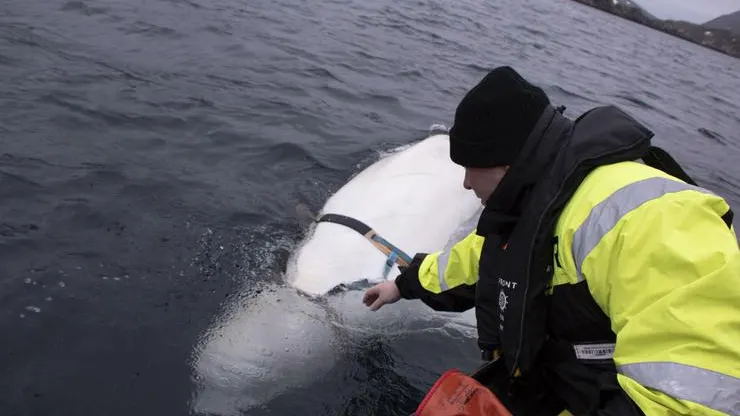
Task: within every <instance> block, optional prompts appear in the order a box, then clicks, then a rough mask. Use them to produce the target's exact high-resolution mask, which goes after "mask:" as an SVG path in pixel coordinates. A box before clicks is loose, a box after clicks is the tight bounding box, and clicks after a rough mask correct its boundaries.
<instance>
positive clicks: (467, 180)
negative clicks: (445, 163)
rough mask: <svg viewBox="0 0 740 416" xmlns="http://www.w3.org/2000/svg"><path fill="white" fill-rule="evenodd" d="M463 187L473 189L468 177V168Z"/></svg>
mask: <svg viewBox="0 0 740 416" xmlns="http://www.w3.org/2000/svg"><path fill="white" fill-rule="evenodd" d="M463 188H465V189H467V190H468V191H469V190H471V189H473V188H472V187H471V186H470V178H468V171H467V169H466V170H465V177H464V178H463Z"/></svg>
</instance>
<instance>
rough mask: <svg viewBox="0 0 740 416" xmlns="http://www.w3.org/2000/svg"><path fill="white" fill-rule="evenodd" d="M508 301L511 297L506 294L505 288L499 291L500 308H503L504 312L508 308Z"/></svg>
mask: <svg viewBox="0 0 740 416" xmlns="http://www.w3.org/2000/svg"><path fill="white" fill-rule="evenodd" d="M508 303H509V298H508V297H507V296H506V293H504V291H503V290H501V291H499V294H498V308H499V309H501V312H504V311H505V310H506V305H507V304H508Z"/></svg>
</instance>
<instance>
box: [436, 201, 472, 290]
mask: <svg viewBox="0 0 740 416" xmlns="http://www.w3.org/2000/svg"><path fill="white" fill-rule="evenodd" d="M482 211H483V208H482V207H481V208H479V209H478V210H477V211H476V212H475V213H474V214H473V215H472V216H471V217H470V218H469V219H468V220H467V221H465V222H464V223H463V224H462V225H461V226H460V227H458V228H457V230H455V232H453V233H452V235H451V236H450V238H449V239H448V240H447V245H445V248H444V250H443V251H442V254H440V255H439V258H438V259H437V276H439V287H440V289H442V291H443V292H444V291H445V290H447V289H449V288H450V287H449V286H448V285H447V281H445V270H447V264H448V263H449V261H450V253H451V252H452V248H453V247H454V246H455V244H457V243H459V242H460V241H462V240H464V239H465V237H467V236H468V235H470V233H472V232H473V230H475V227H476V226H477V225H478V220H479V218H480V215H481V212H482Z"/></svg>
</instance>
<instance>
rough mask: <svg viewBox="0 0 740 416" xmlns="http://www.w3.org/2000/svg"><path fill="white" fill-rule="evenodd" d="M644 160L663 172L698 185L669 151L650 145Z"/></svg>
mask: <svg viewBox="0 0 740 416" xmlns="http://www.w3.org/2000/svg"><path fill="white" fill-rule="evenodd" d="M642 160H644V161H645V163H646V164H647V165H648V166H651V167H654V168H656V169H659V170H662V171H663V172H665V173H667V174H669V175H671V176H675V177H677V178H678V179H681V180H682V181H684V182H686V183H688V184H691V185H694V186H698V185H697V184H696V182H694V180H693V179H692V178H691V176H689V174H688V173H686V171H684V170H683V169H682V168H681V165H679V164H678V162H676V160H675V159H674V158H673V157H672V156H671V155H670V154H668V152H666V151H665V150H663V149H661V148H660V147H657V146H650V149H649V150H648V153H647V155H645V156H644V157H643V158H642Z"/></svg>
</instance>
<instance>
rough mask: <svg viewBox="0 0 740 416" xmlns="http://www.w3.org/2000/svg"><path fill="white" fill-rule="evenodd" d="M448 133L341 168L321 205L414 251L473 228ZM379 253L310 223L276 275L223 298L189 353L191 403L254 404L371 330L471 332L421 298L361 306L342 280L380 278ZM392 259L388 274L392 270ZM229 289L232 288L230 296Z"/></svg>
mask: <svg viewBox="0 0 740 416" xmlns="http://www.w3.org/2000/svg"><path fill="white" fill-rule="evenodd" d="M463 175H464V171H463V169H462V168H461V167H460V166H457V165H455V164H453V163H452V162H451V161H450V159H449V140H448V137H447V136H446V135H443V134H440V135H433V136H430V137H428V138H426V139H424V140H422V141H420V142H418V143H415V144H413V145H411V146H407V147H406V148H403V149H400V150H398V151H396V152H393V153H391V154H388V155H385V156H384V157H382V158H381V159H380V160H379V161H377V162H376V163H374V164H372V165H371V166H369V167H368V168H366V169H364V170H363V171H361V172H360V173H358V174H357V175H356V176H354V177H353V178H351V179H350V180H349V182H348V183H347V184H345V185H344V186H343V187H342V188H341V189H339V190H338V191H337V192H336V193H335V194H334V195H332V196H331V197H330V198H329V199H328V201H327V202H326V204H325V206H324V207H323V209H322V210H321V212H320V213H319V214H320V215H323V214H327V213H333V214H341V215H344V216H348V217H351V218H355V219H357V220H360V221H362V222H364V223H365V224H367V225H369V226H370V227H372V228H373V229H374V230H375V231H376V232H377V233H379V234H380V235H381V236H383V237H384V238H385V239H386V240H388V241H390V242H392V243H393V244H394V245H395V246H397V247H399V248H400V249H402V250H403V251H405V252H406V253H408V254H410V255H411V256H413V255H414V254H415V253H418V252H433V251H438V250H441V249H443V248H444V247H445V245H446V244H448V240H450V239H451V238H453V239H454V238H459V237H460V236H462V235H464V234H466V233H468V232H470V231H472V227H474V226H475V224H476V222H475V220H476V219H477V216H478V215H479V212H480V209H481V204H480V201H479V200H478V199H477V198H476V197H475V196H474V194H473V193H472V192H470V191H467V190H465V189H464V188H463V187H462V179H463ZM385 262H386V255H385V254H383V253H382V252H381V251H380V250H378V249H377V248H376V247H375V246H373V245H372V244H371V243H370V242H369V241H368V240H367V239H366V238H365V237H364V236H363V235H361V234H360V233H358V232H357V231H355V230H353V229H351V228H349V227H346V226H344V225H340V224H335V223H330V222H319V223H314V224H313V225H312V227H311V229H309V230H308V232H307V233H306V237H305V238H304V240H303V241H302V242H301V243H300V244H299V245H298V246H297V247H296V249H295V251H294V252H293V255H292V256H291V258H290V259H289V260H288V264H287V268H286V274H285V279H284V281H285V284H282V285H275V287H272V288H266V289H264V290H262V292H260V293H259V295H257V296H254V297H251V298H249V299H246V300H244V301H243V302H241V303H237V304H233V305H231V306H230V307H228V308H226V309H227V313H225V314H224V316H222V317H221V318H220V319H219V320H218V322H217V323H216V324H214V326H213V327H212V328H211V329H210V330H209V331H208V332H207V333H206V334H204V336H203V337H202V340H201V343H200V344H199V345H198V347H197V349H196V351H195V354H194V363H193V365H194V369H195V373H196V374H195V380H196V384H197V388H196V393H195V396H194V400H193V410H194V411H195V412H198V413H208V414H221V415H227V414H228V415H232V414H240V412H243V411H245V410H248V409H249V408H251V407H255V406H259V405H261V404H263V403H266V402H268V401H269V400H272V399H274V398H275V397H277V396H279V395H280V394H281V393H284V392H286V391H289V390H290V389H292V388H298V387H302V386H305V385H307V384H310V383H311V382H312V381H315V380H316V379H317V378H318V377H321V375H322V374H325V373H326V372H328V371H330V370H331V369H332V367H333V365H334V363H336V362H337V358H338V357H340V356H341V355H342V354H345V353H346V352H347V350H348V348H350V349H351V347H352V345H353V344H356V342H357V340H358V339H361V338H362V337H363V336H365V335H369V334H386V335H387V334H393V333H406V332H408V331H418V330H429V329H430V328H436V329H445V328H447V329H450V328H454V330H455V331H457V333H460V331H462V333H464V334H466V335H467V336H473V335H474V323H475V318H474V314H473V312H472V311H468V312H466V313H464V314H453V313H440V312H434V311H432V310H431V309H429V308H428V307H426V306H425V305H423V304H421V302H419V301H403V300H402V301H400V302H398V303H396V304H393V305H388V306H386V307H384V308H382V309H381V310H379V311H377V312H371V311H369V310H368V309H367V308H366V307H365V306H364V305H363V304H362V302H361V298H362V292H361V291H357V290H351V291H345V292H340V293H338V294H333V295H330V296H327V295H326V294H327V292H329V291H330V290H331V289H333V288H335V287H337V286H338V285H341V284H347V283H352V282H356V281H360V280H362V279H369V280H371V281H372V280H382V279H383V278H384V277H385V276H383V272H384V265H385ZM398 273H399V271H398V268H397V267H395V266H394V267H393V268H392V269H391V270H390V273H389V274H388V276H387V278H388V279H394V278H395V277H396V276H397V275H398ZM235 298H236V299H238V297H235Z"/></svg>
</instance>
